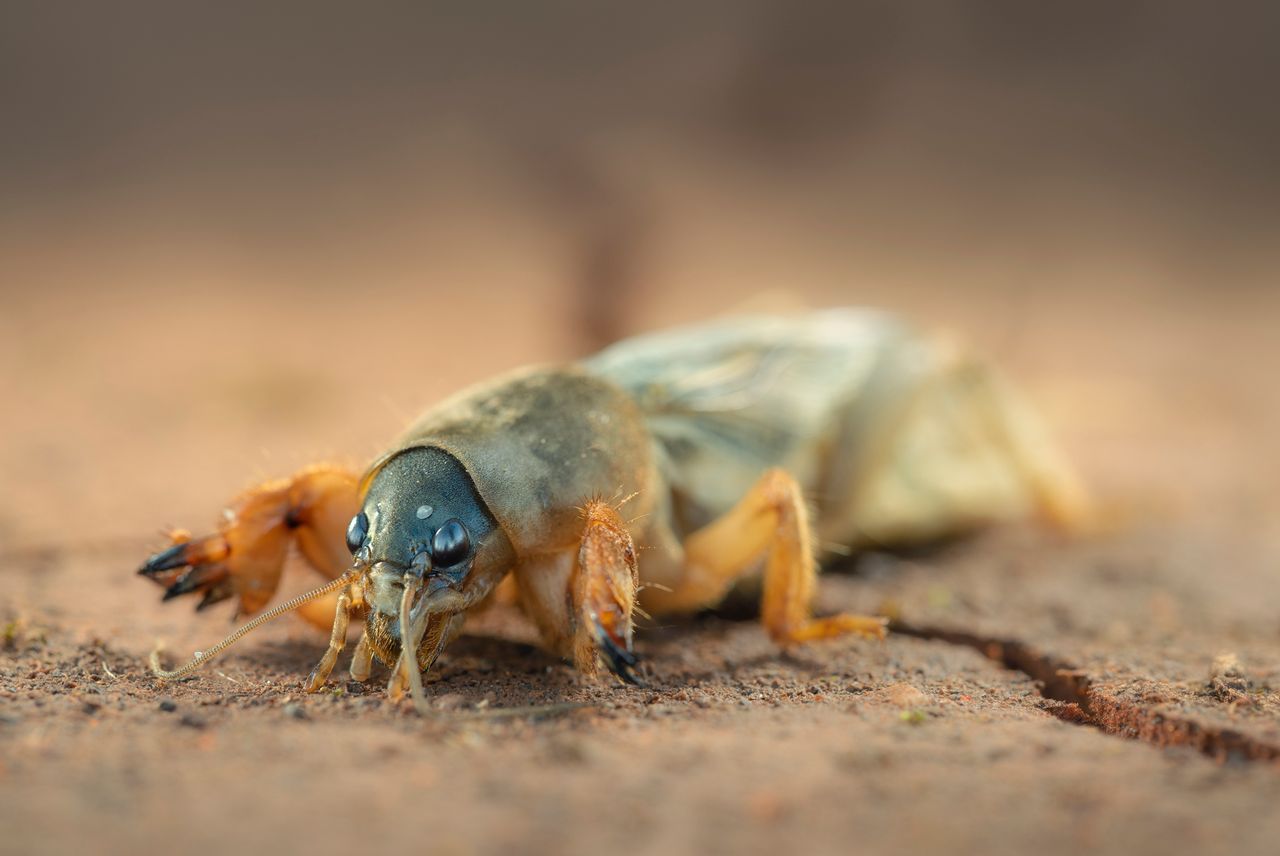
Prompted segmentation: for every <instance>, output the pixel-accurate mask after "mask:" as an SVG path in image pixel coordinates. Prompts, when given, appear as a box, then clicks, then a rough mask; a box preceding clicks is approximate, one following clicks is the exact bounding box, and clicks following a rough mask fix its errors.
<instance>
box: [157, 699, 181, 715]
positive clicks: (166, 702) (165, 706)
mask: <svg viewBox="0 0 1280 856" xmlns="http://www.w3.org/2000/svg"><path fill="white" fill-rule="evenodd" d="M160 709H161V710H163V711H164V712H165V713H173V712H174V711H175V710H177V709H178V703H177V702H176V701H174V700H173V699H171V698H162V699H160Z"/></svg>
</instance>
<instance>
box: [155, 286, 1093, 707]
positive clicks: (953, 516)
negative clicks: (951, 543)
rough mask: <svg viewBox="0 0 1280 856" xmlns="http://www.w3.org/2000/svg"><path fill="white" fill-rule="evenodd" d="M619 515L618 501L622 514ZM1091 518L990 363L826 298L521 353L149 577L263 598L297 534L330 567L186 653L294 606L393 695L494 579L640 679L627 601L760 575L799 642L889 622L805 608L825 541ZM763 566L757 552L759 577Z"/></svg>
mask: <svg viewBox="0 0 1280 856" xmlns="http://www.w3.org/2000/svg"><path fill="white" fill-rule="evenodd" d="M624 513H625V516H624ZM1086 514H1087V503H1086V499H1085V497H1084V494H1083V491H1082V490H1081V488H1080V486H1079V484H1078V483H1077V481H1076V479H1075V477H1074V475H1073V474H1072V472H1071V470H1070V468H1069V467H1068V466H1067V465H1066V463H1065V462H1064V461H1063V459H1062V457H1061V455H1060V454H1059V452H1058V451H1057V449H1056V448H1055V446H1054V445H1053V444H1052V443H1051V442H1050V441H1049V439H1048V437H1047V435H1046V434H1045V432H1044V431H1043V429H1042V428H1041V427H1040V425H1039V424H1038V422H1037V420H1036V418H1035V417H1034V415H1033V414H1032V413H1031V411H1030V410H1029V409H1028V407H1027V406H1026V405H1025V404H1024V403H1023V402H1022V400H1021V399H1020V398H1019V396H1018V395H1017V393H1016V392H1014V391H1013V390H1012V389H1011V388H1010V387H1009V386H1008V384H1007V383H1006V382H1005V381H1004V380H1003V379H1002V378H1001V377H1000V376H999V375H998V374H997V373H996V372H995V371H993V370H992V369H991V368H989V367H988V366H987V365H985V364H984V363H983V362H981V361H979V360H977V359H975V358H973V357H971V356H968V355H967V354H966V353H965V352H963V351H962V350H959V349H956V348H953V347H949V346H947V345H945V344H943V343H942V342H940V341H939V340H936V339H932V338H929V337H926V336H923V335H921V334H919V333H917V332H915V331H914V330H913V329H912V328H911V327H909V326H908V325H907V324H905V323H904V322H902V321H900V320H899V319H897V318H896V317H894V316H891V315H888V314H883V313H878V312H872V311H856V310H832V311H826V312H820V313H813V314H808V315H802V316H798V317H790V318H784V317H757V318H743V319H735V320H725V321H720V322H716V323H712V324H708V325H705V326H698V327H692V328H689V329H683V330H676V331H672V332H664V333H657V334H652V335H647V336H641V337H638V338H635V339H629V340H625V341H623V342H620V343H618V344H616V345H614V346H612V347H610V348H608V349H606V350H605V351H603V352H601V353H599V354H597V355H595V356H593V357H591V358H588V359H586V360H584V361H582V362H579V363H575V364H569V365H558V366H549V367H538V368H531V369H524V370H521V371H517V372H515V373H513V374H510V375H507V376H505V377H501V378H498V379H497V380H494V381H492V382H489V383H485V384H482V385H480V386H477V387H473V388H470V389H467V390H464V391H462V392H461V393H460V394H458V395H456V396H455V397H453V398H451V399H449V400H447V401H445V402H443V403H442V404H440V405H439V406H437V407H434V408H432V409H430V410H428V411H427V412H426V413H425V414H424V415H423V416H422V417H421V418H419V419H418V420H417V421H416V422H415V423H414V424H413V425H411V426H410V427H409V428H408V430H407V431H405V432H404V433H403V434H402V435H401V436H400V437H399V439H397V440H396V441H395V442H393V443H392V444H391V446H390V447H389V449H388V450H387V451H386V452H385V453H384V454H383V455H381V456H380V457H379V458H378V459H377V460H375V461H373V463H372V464H371V465H370V466H369V467H368V468H367V469H366V470H365V471H364V472H363V473H356V472H348V471H345V470H343V469H340V468H337V467H333V466H313V467H310V468H307V469H304V470H302V471H301V472H299V473H297V474H295V475H294V476H292V477H290V478H285V479H282V480H279V481H274V482H269V483H266V484H262V485H259V486H257V487H255V488H252V489H251V490H249V491H247V492H246V493H244V494H243V495H241V496H240V497H239V498H238V499H237V500H235V502H234V503H233V504H232V506H231V507H230V509H229V510H228V511H227V512H226V513H225V515H224V519H223V520H222V522H221V524H220V525H219V527H218V530H217V531H216V532H215V533H214V534H212V535H209V536H207V537H203V538H196V539H191V538H190V537H189V536H187V535H185V534H183V533H178V534H176V535H175V536H174V543H173V544H172V546H171V547H169V548H168V549H166V550H164V551H163V552H160V553H157V554H155V555H153V556H151V557H150V558H149V559H147V561H146V563H145V564H144V565H143V567H142V568H141V570H140V573H141V574H143V575H145V576H147V577H150V578H151V579H153V580H155V581H156V582H158V583H160V584H161V585H163V586H164V587H165V594H164V599H165V600H169V599H171V598H174V597H177V596H179V595H186V594H199V595H200V596H201V599H200V601H199V605H198V606H197V609H203V608H205V607H207V606H209V605H211V604H214V603H217V602H219V601H222V600H226V599H229V598H235V599H236V600H237V603H238V608H239V611H240V612H241V613H244V614H253V613H256V612H258V611H259V610H261V609H263V608H264V607H265V606H266V605H267V603H268V602H269V601H270V599H271V597H272V595H273V594H274V592H275V590H276V588H277V586H278V583H279V581H280V577H281V571H282V568H283V565H284V562H285V559H286V556H287V554H288V552H289V550H290V545H296V548H297V550H298V551H299V552H300V553H301V555H302V557H303V558H304V559H305V560H306V562H307V563H309V564H310V565H311V567H313V568H314V569H315V570H316V571H318V572H319V573H320V574H321V575H322V576H324V577H325V578H327V579H328V580H329V581H328V582H326V583H325V584H323V585H321V586H319V587H318V588H316V589H314V590H312V591H310V592H308V593H307V594H304V595H301V596H299V597H297V598H294V599H292V600H290V601H288V602H287V603H284V604H281V605H280V606H277V607H275V608H274V609H271V610H269V611H267V612H265V613H263V614H262V615H260V616H259V617H258V618H256V619H254V620H253V621H251V622H250V623H248V624H247V625H245V626H244V627H242V628H240V629H239V630H237V631H236V632H235V633H233V634H232V635H231V636H230V637H228V638H227V639H226V640H224V641H223V642H221V643H220V644H218V645H217V646H215V647H213V648H210V649H208V650H206V651H203V652H198V653H197V655H196V656H195V658H194V659H193V660H192V661H191V662H189V663H188V664H187V665H185V666H182V667H180V668H178V669H176V670H172V671H165V670H164V669H162V668H161V667H160V662H159V656H158V652H157V653H155V654H153V655H152V668H153V670H154V672H155V673H156V674H157V675H158V676H159V677H161V678H163V679H173V678H177V677H180V676H184V675H186V674H188V673H190V672H192V671H194V670H195V669H197V668H199V667H200V666H201V665H203V664H204V663H207V662H208V661H209V660H210V659H212V658H213V657H214V656H216V655H217V654H219V653H220V652H221V651H222V650H224V649H225V648H226V647H228V646H229V645H231V644H232V643H234V642H235V641H237V640H238V639H240V638H241V637H242V636H244V635H245V634H246V633H248V632H250V631H251V630H253V629H254V628H255V627H258V626H259V625H261V624H262V623H264V622H265V621H269V620H271V619H273V618H275V617H277V616H279V615H281V614H284V613H286V612H289V611H293V610H298V611H299V612H301V614H302V615H303V616H304V617H305V618H307V619H308V620H310V621H312V622H313V623H316V624H319V625H321V626H324V627H328V628H330V630H331V634H330V640H329V646H328V648H327V650H326V651H325V653H324V655H323V657H322V658H321V660H320V662H319V664H318V665H317V666H316V667H315V669H314V671H312V673H311V675H310V677H309V678H308V679H307V681H306V689H307V690H308V691H316V690H318V689H320V688H321V687H322V686H323V685H324V684H325V682H326V681H327V680H328V678H329V675H330V674H331V672H332V671H333V669H334V667H335V664H336V662H337V660H338V656H339V654H340V653H341V652H342V650H343V647H344V645H345V644H346V641H347V631H348V623H349V621H350V620H351V619H352V618H356V619H360V620H363V624H364V627H363V632H362V633H361V634H360V637H359V641H358V642H357V643H356V646H355V651H354V653H353V656H352V660H351V665H350V673H351V676H352V678H354V679H355V680H357V681H364V680H367V679H368V677H369V675H370V673H371V668H372V661H373V660H374V659H375V658H376V659H377V660H378V661H380V662H381V663H383V664H384V665H386V666H387V667H388V668H390V670H391V676H390V679H389V683H388V688H387V691H388V694H389V696H390V697H391V698H393V699H399V698H402V697H403V696H404V695H405V693H406V692H407V693H409V694H410V695H411V696H412V698H413V699H414V701H415V703H416V704H417V705H419V706H422V705H424V704H425V699H424V693H423V689H422V678H421V675H422V672H423V671H426V670H429V669H430V668H431V667H432V665H433V664H434V663H435V662H436V660H437V658H438V657H439V656H440V654H441V652H442V651H443V650H444V649H445V647H446V646H447V645H448V644H449V642H450V641H451V640H452V639H453V638H454V637H456V636H457V635H458V633H459V631H460V630H461V629H462V627H463V624H464V622H465V621H466V618H467V615H468V614H469V612H471V611H473V610H477V609H479V608H482V607H483V606H484V605H485V604H486V603H487V602H488V601H489V600H490V599H491V598H492V597H493V595H494V592H495V590H497V588H498V587H499V586H500V585H507V586H510V585H514V588H515V590H516V593H517V596H518V603H519V606H520V607H521V608H522V609H523V611H524V613H525V614H526V615H527V616H528V617H529V618H531V619H532V620H533V622H534V623H535V624H536V625H537V627H538V629H539V631H540V633H541V636H542V638H543V640H544V641H545V643H546V645H547V647H548V648H549V649H551V650H552V651H554V652H556V653H557V654H560V655H562V656H564V657H566V658H569V659H571V660H572V661H573V662H574V664H575V665H576V667H577V668H578V669H580V670H581V671H583V672H585V673H588V674H597V673H598V671H599V668H600V665H601V664H604V665H605V666H607V668H608V669H609V670H611V671H612V672H613V674H615V675H616V676H617V677H618V678H620V679H621V680H623V681H627V682H632V683H635V682H638V681H639V679H640V678H639V674H638V671H637V659H636V654H635V650H634V645H633V641H634V640H633V635H634V621H633V619H634V616H635V615H636V614H637V613H642V614H650V615H654V616H659V615H672V614H680V613H691V612H695V611H698V610H703V609H706V608H709V607H714V606H715V605H716V604H717V603H719V602H720V601H721V600H722V599H723V598H725V596H726V595H727V594H728V593H729V591H730V590H731V589H732V588H734V587H735V585H737V584H738V583H740V582H741V581H743V580H744V579H747V578H750V577H752V576H753V575H754V576H755V577H756V578H758V579H759V578H762V582H763V585H762V587H761V591H762V593H761V594H760V601H761V620H762V622H763V625H764V628H765V629H766V631H767V632H768V634H769V636H770V637H771V638H772V639H773V640H774V641H775V642H776V643H777V644H778V645H780V646H791V645H797V644H802V643H808V642H811V641H815V640H821V639H828V638H832V637H838V636H841V635H844V634H859V635H862V636H868V637H882V636H883V635H884V632H885V629H884V621H883V620H882V619H880V618H876V617H872V616H865V615H852V614H838V615H830V616H824V617H815V616H814V615H813V614H812V612H811V609H810V602H811V599H812V597H813V594H814V587H815V581H816V575H817V564H818V563H817V558H818V557H817V554H818V552H819V547H818V545H819V544H839V545H846V546H848V547H851V548H854V549H858V548H865V547H869V546H886V545H899V544H910V543H913V542H920V541H925V540H929V539H935V538H938V537H942V536H946V535H949V534H953V533H956V532H959V531H963V530H967V529H970V528H973V527H976V526H979V525H982V524H984V523H988V522H991V521H996V520H1003V519H1010V518H1015V517H1024V516H1039V517H1042V518H1044V519H1046V520H1048V521H1050V522H1052V523H1055V524H1058V525H1060V526H1072V525H1073V524H1075V523H1076V522H1077V521H1079V520H1081V519H1082V518H1083V517H1084V515H1086ZM761 569H762V570H761Z"/></svg>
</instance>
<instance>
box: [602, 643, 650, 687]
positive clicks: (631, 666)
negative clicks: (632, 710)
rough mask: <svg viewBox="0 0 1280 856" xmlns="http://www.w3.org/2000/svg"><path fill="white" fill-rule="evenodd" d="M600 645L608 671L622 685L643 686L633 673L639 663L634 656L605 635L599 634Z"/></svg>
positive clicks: (642, 682)
mask: <svg viewBox="0 0 1280 856" xmlns="http://www.w3.org/2000/svg"><path fill="white" fill-rule="evenodd" d="M600 645H601V647H602V648H603V649H604V654H605V656H606V657H607V658H608V661H609V671H611V672H613V673H614V674H615V675H617V676H618V678H619V679H620V680H621V681H622V682H623V683H627V684H631V685H632V686H633V687H642V686H644V681H642V680H641V679H640V677H639V676H638V675H637V674H636V673H635V666H636V665H637V664H638V663H639V662H640V661H639V660H638V659H637V658H636V655H635V654H633V653H631V652H630V651H628V650H626V649H625V648H622V647H621V646H619V645H618V643H616V642H614V641H613V639H612V638H610V636H609V634H607V633H601V634H600Z"/></svg>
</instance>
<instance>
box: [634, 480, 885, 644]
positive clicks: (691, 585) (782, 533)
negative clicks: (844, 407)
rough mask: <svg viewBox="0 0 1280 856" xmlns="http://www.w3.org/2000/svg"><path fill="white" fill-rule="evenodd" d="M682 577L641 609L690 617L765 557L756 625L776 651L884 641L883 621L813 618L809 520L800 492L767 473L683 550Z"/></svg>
mask: <svg viewBox="0 0 1280 856" xmlns="http://www.w3.org/2000/svg"><path fill="white" fill-rule="evenodd" d="M684 553H685V561H684V573H683V576H682V577H681V579H680V582H679V584H677V585H676V586H675V587H674V588H673V589H671V590H662V589H658V588H656V587H655V588H647V589H645V597H644V600H645V607H646V608H647V609H650V610H651V611H653V612H654V613H655V614H656V613H659V612H667V613H680V612H695V611H697V610H699V609H707V608H709V607H713V606H715V605H717V604H718V603H719V602H720V601H721V600H722V599H723V598H724V596H725V595H726V594H727V593H728V591H729V589H730V588H731V587H732V586H733V584H734V583H735V582H737V580H738V579H740V578H741V577H742V576H743V575H745V574H746V573H748V572H749V571H751V570H752V569H754V568H755V567H756V565H757V563H758V562H759V560H760V558H761V557H762V556H763V557H765V569H764V597H763V600H762V603H761V608H760V618H761V621H762V622H763V623H764V626H765V629H766V630H767V631H768V633H769V636H770V637H771V638H772V639H773V640H774V641H775V642H777V643H778V644H780V645H790V644H796V643H801V642H808V641H811V640H814V639H828V638H832V637H836V636H843V635H845V634H848V633H856V634H859V635H861V636H868V637H871V638H873V639H882V638H884V634H885V629H884V628H885V620H884V619H883V618H876V617H873V616H868V615H850V614H840V615H833V616H829V617H826V618H814V617H813V613H812V611H811V606H812V602H813V595H814V589H815V586H816V583H817V576H818V571H817V561H816V559H815V557H814V551H813V536H812V534H811V532H810V526H809V512H808V509H807V508H806V506H805V503H804V497H803V495H802V494H801V491H800V486H799V485H798V484H797V483H796V481H795V479H794V478H792V477H791V476H790V475H789V474H788V473H787V472H785V471H784V470H781V469H772V470H769V471H768V472H766V473H765V474H764V475H763V476H761V477H760V480H759V481H758V482H756V484H755V486H754V487H752V489H751V490H750V491H749V492H748V493H747V495H746V496H745V497H743V499H742V500H741V501H740V502H739V503H738V504H737V505H736V506H735V507H734V508H733V509H732V510H730V511H729V512H728V513H727V514H725V515H724V516H723V517H721V518H719V519H718V520H714V521H712V522H711V523H709V524H707V525H706V526H705V527H703V528H702V529H699V530H698V531H696V532H694V533H693V534H692V535H690V536H689V537H688V538H687V539H686V540H685V543H684Z"/></svg>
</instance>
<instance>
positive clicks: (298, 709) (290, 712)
mask: <svg viewBox="0 0 1280 856" xmlns="http://www.w3.org/2000/svg"><path fill="white" fill-rule="evenodd" d="M284 714H285V716H291V717H293V718H294V719H306V718H307V711H306V710H305V709H304V708H303V707H302V705H300V704H298V703H297V702H290V703H289V704H286V705H285V706H284Z"/></svg>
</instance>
